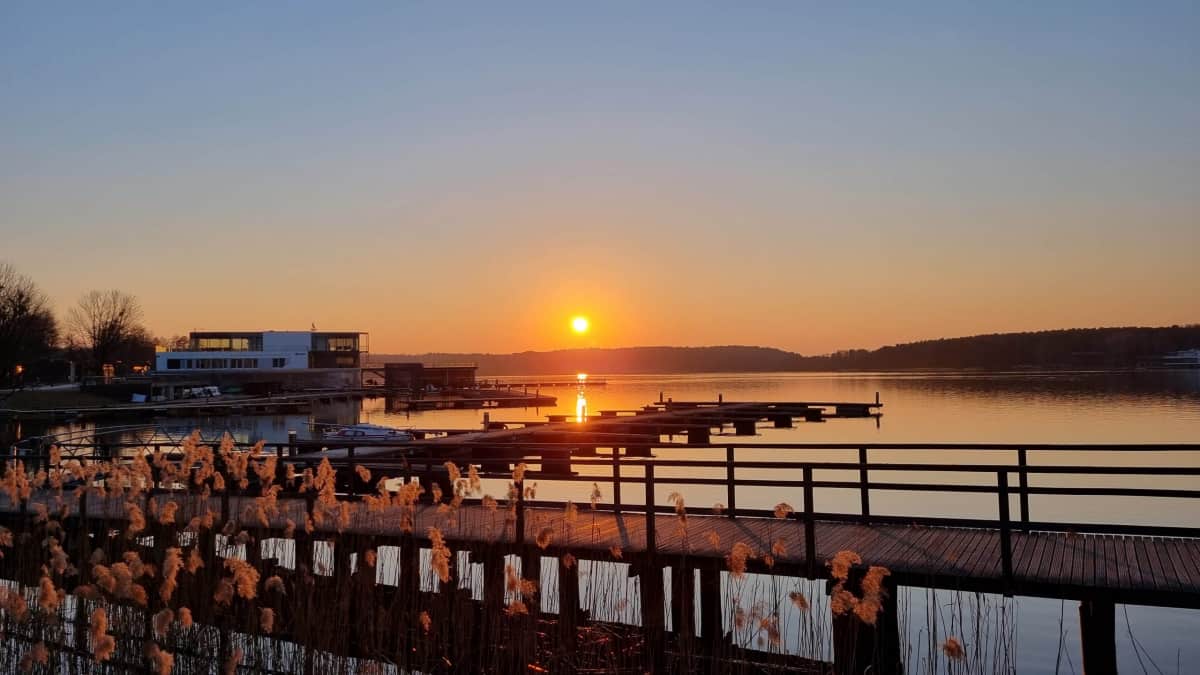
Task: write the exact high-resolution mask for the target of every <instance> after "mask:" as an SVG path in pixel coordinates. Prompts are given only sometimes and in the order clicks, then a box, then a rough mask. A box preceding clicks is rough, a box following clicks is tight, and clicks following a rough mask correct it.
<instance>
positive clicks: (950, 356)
mask: <svg viewBox="0 0 1200 675" xmlns="http://www.w3.org/2000/svg"><path fill="white" fill-rule="evenodd" d="M1192 348H1200V325H1189V326H1171V327H1166V328H1074V329H1068V330H1048V331H1040V332H1036V333H996V334H993V335H976V336H973V337H962V338H944V339H941V340H925V341H922V342H910V343H907V344H900V345H893V346H890V347H883V348H880V349H874V350H865V349H861V350H851V351H844V352H837V353H836V354H832V355H830V356H829V357H827V359H828V360H827V363H826V367H827V368H830V369H835V370H842V369H849V370H893V369H897V370H899V369H911V368H985V369H1009V368H1071V367H1103V368H1134V367H1137V366H1138V365H1141V364H1149V363H1153V362H1154V361H1156V360H1157V359H1158V357H1160V356H1162V355H1163V354H1166V353H1169V352H1173V351H1179V350H1181V349H1192Z"/></svg>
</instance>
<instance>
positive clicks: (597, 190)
mask: <svg viewBox="0 0 1200 675" xmlns="http://www.w3.org/2000/svg"><path fill="white" fill-rule="evenodd" d="M829 4H830V3H815V2H812V3H810V2H779V3H773V2H771V3H721V4H716V3H711V4H710V3H700V2H686V3H673V2H661V3H639V2H628V3H627V2H605V3H563V2H547V3H480V4H473V3H465V2H464V3H430V2H380V3H372V2H356V3H320V2H312V3H300V2H296V3H273V2H255V3H244V2H237V3H224V2H204V3H161V2H146V3H136V2H121V3H56V2H32V3H23V2H4V3H0V260H2V261H7V262H11V263H13V264H14V265H16V266H17V267H18V268H19V269H20V270H21V271H22V272H24V273H25V274H27V275H29V276H31V277H33V278H34V279H35V280H36V281H37V282H38V283H39V284H40V286H41V287H42V289H43V290H44V291H45V292H46V293H47V295H48V296H49V297H50V299H51V300H52V302H53V304H54V306H55V308H56V309H58V310H59V311H60V312H65V310H66V308H67V307H69V306H70V305H71V304H72V303H73V302H75V300H76V299H77V298H78V297H79V296H80V295H81V294H83V293H84V292H86V291H88V290H90V289H97V288H101V289H103V288H119V289H122V290H124V291H127V292H129V293H132V294H133V295H135V296H136V297H137V298H138V299H139V300H140V302H141V304H142V306H143V308H144V310H145V317H146V322H147V324H148V326H149V328H150V330H151V331H152V332H153V333H155V334H160V335H170V334H177V333H184V332H187V331H189V330H193V329H248V330H249V329H305V328H308V327H309V326H310V325H316V326H317V327H318V328H321V329H352V330H363V331H368V332H369V333H370V334H371V350H372V351H373V352H406V353H414V352H426V351H438V352H452V351H484V352H511V351H523V350H528V349H532V350H541V349H555V348H565V347H580V346H603V347H607V346H633V345H711V344H758V345H769V346H776V347H781V348H785V349H790V350H795V351H799V352H802V353H810V354H811V353H823V352H828V351H831V350H836V349H843V348H870V347H877V346H880V345H884V344H892V343H897V342H904V341H909V340H915V339H923V338H936V337H942V336H959V335H972V334H978V333H990V332H1001V331H1018V330H1039V329H1049V328H1058V327H1084V326H1111V325H1168V324H1176V323H1195V322H1198V321H1200V260H1198V257H1197V256H1198V254H1200V188H1198V185H1200V182H1198V179H1197V177H1198V176H1200V40H1197V39H1196V36H1197V35H1200V4H1197V3H1195V2H1182V3H1112V4H1110V3H1105V2H1075V3H1055V2H1046V3H990V6H985V3H945V4H942V3H884V4H878V5H870V4H858V3H855V4H854V6H853V7H851V6H841V5H843V4H845V5H849V3H835V4H837V5H839V6H836V7H833V6H828V5H829ZM751 5H752V6H751ZM578 314H583V315H587V316H589V317H590V318H591V320H592V330H591V331H590V332H589V333H588V334H586V335H583V336H579V335H575V334H574V333H572V332H571V331H570V330H569V320H570V318H571V317H572V316H575V315H578Z"/></svg>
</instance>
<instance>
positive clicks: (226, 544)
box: [0, 436, 1013, 674]
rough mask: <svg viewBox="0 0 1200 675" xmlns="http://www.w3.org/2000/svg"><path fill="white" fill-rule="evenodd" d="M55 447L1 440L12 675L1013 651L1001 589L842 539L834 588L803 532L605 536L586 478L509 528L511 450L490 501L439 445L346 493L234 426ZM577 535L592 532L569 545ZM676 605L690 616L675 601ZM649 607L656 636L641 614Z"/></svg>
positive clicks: (797, 663) (1, 619) (950, 669)
mask: <svg viewBox="0 0 1200 675" xmlns="http://www.w3.org/2000/svg"><path fill="white" fill-rule="evenodd" d="M46 459H47V461H46V462H45V463H44V465H42V466H38V467H36V468H35V467H32V466H26V465H24V464H23V463H22V460H20V459H14V460H11V461H9V462H8V464H7V466H6V469H5V473H4V476H3V480H2V481H0V493H3V496H2V497H0V519H2V520H3V523H4V524H3V529H0V554H2V555H3V557H2V558H0V577H3V579H5V581H4V583H3V585H2V586H0V629H2V630H3V634H4V636H5V638H6V639H5V640H4V641H3V642H0V671H3V672H20V671H25V672H39V673H51V672H53V673H93V672H149V673H163V674H165V673H217V672H219V673H233V672H274V673H333V672H339V673H341V672H344V673H399V672H410V671H421V672H444V671H461V672H478V671H489V672H516V671H530V672H571V671H578V672H644V671H645V670H646V668H648V667H649V668H655V669H662V670H673V671H693V670H717V671H721V672H761V671H764V670H768V671H771V670H781V671H782V670H789V671H801V672H828V671H829V668H830V667H829V662H830V660H831V659H833V658H834V656H835V652H836V651H837V650H838V649H840V648H843V647H839V646H838V644H835V643H837V640H835V635H834V627H833V626H834V624H833V622H834V621H837V620H839V619H840V620H843V621H850V622H851V624H850V625H854V626H857V625H859V624H861V625H862V626H867V627H876V626H877V625H879V626H882V625H885V624H888V622H889V621H891V622H893V623H894V622H896V621H897V619H899V625H900V626H901V630H902V633H903V634H904V636H905V637H904V638H903V639H902V640H901V644H903V645H909V646H906V647H904V648H903V649H904V653H903V660H904V662H905V664H906V666H905V667H906V672H910V673H916V672H928V673H943V672H944V673H982V672H1008V671H1009V670H1010V669H1011V651H1012V649H1013V641H1012V639H1011V635H1012V613H1011V609H1010V608H1009V607H1008V606H1007V605H1006V604H1005V603H1003V602H1002V603H998V604H995V603H991V602H990V601H982V602H981V601H980V600H979V596H975V597H974V599H973V598H972V597H971V596H964V595H958V596H954V598H953V599H952V600H951V601H950V602H949V604H947V603H945V602H943V601H942V599H940V598H933V597H931V598H930V600H929V601H928V602H925V603H924V604H923V605H922V606H923V607H924V608H926V609H925V613H924V615H922V616H912V615H911V614H910V613H906V612H907V610H908V608H909V607H911V604H912V603H910V602H905V600H904V597H903V596H900V597H897V590H896V587H895V586H894V585H893V584H891V583H890V582H889V579H888V570H886V569H884V568H882V567H877V566H871V565H870V561H863V560H862V559H861V558H860V557H859V556H858V555H857V554H856V553H854V552H853V551H843V552H840V553H839V554H838V555H837V556H835V557H834V558H832V559H831V560H829V561H827V573H828V576H829V577H830V586H829V588H828V589H827V588H826V587H825V585H824V582H822V581H813V580H808V579H803V578H800V577H796V576H788V575H786V574H783V573H781V572H779V571H777V570H775V565H776V558H782V557H783V556H785V555H787V554H788V553H789V551H794V550H795V549H797V548H799V547H801V546H802V542H798V541H787V540H785V539H783V538H780V539H776V540H773V541H772V543H771V545H770V547H769V550H755V549H754V548H753V547H752V546H751V545H750V544H748V543H746V542H742V541H728V542H722V545H723V547H724V549H725V550H727V551H728V554H727V555H726V557H725V559H724V560H719V559H712V558H702V557H698V556H693V555H691V554H689V553H688V552H687V551H686V549H685V553H684V554H683V555H670V556H668V555H655V556H648V555H647V554H646V553H645V552H642V551H636V550H630V551H625V550H621V549H620V548H618V547H609V546H608V545H607V544H605V545H601V544H600V542H605V541H607V540H606V539H605V538H604V537H603V536H601V533H600V531H599V525H598V522H599V521H598V520H597V517H596V509H597V508H598V505H599V504H598V503H599V500H600V499H601V495H600V494H599V488H598V487H596V486H593V487H592V490H591V491H590V493H589V494H584V495H580V497H581V498H580V500H579V502H578V503H574V502H569V503H566V504H564V505H563V508H562V510H561V512H557V513H550V512H547V511H544V510H543V511H530V512H529V513H528V514H527V521H526V523H525V527H526V532H527V533H529V534H528V537H527V541H526V543H524V544H522V545H517V544H514V543H513V533H514V527H515V524H516V509H517V508H518V502H519V501H520V499H521V498H523V497H524V498H530V499H532V498H534V497H535V496H536V487H535V486H534V485H532V484H529V485H527V484H526V481H525V480H524V478H525V476H524V472H525V469H526V468H525V466H524V465H518V466H517V467H516V469H515V470H514V472H513V475H512V476H511V480H510V481H507V488H506V493H505V494H503V495H499V498H493V497H492V496H489V495H486V494H484V493H483V481H482V480H481V478H480V476H479V474H478V471H477V469H476V467H473V466H472V467H464V468H461V469H460V467H457V466H454V465H453V464H449V463H448V464H447V466H446V467H445V476H444V477H445V478H446V479H447V481H446V484H447V485H448V486H449V488H450V489H449V490H446V489H444V488H442V487H440V486H439V485H437V484H427V485H421V484H420V483H419V482H407V481H403V480H398V479H396V478H394V477H385V476H372V475H370V472H369V471H368V470H366V469H365V468H363V467H361V466H360V467H358V468H357V470H356V472H355V477H356V478H357V479H358V480H359V481H361V483H363V484H368V485H373V486H374V487H375V489H374V491H373V493H372V494H369V495H367V496H365V497H363V498H362V499H348V498H346V495H343V494H340V493H339V491H338V487H337V486H338V484H339V483H338V481H339V476H338V475H337V472H336V471H335V470H334V468H333V467H332V466H331V465H330V463H329V462H328V461H326V460H322V461H321V462H320V463H319V464H318V465H316V466H307V467H306V466H300V465H291V464H288V463H287V462H286V461H280V460H279V459H278V458H277V457H274V456H268V455H265V454H263V452H262V447H261V445H260V446H256V447H255V448H252V449H250V450H239V449H237V448H235V447H234V445H233V443H232V442H231V441H230V440H228V439H226V440H225V441H224V442H223V443H222V444H221V445H220V446H218V447H216V448H213V447H209V446H205V445H203V444H201V443H199V442H198V440H197V437H195V436H193V437H191V438H189V439H187V440H186V441H185V442H184V443H183V444H182V446H181V447H180V448H179V449H178V450H177V451H173V452H171V453H167V452H158V453H147V454H137V455H134V456H131V457H123V458H116V459H113V460H91V459H88V460H82V459H76V458H71V457H64V456H63V455H62V454H61V453H60V452H59V451H58V450H57V449H51V451H50V453H49V456H48V457H47V458H46ZM684 499H685V496H684V495H681V494H675V495H672V498H671V501H672V502H673V503H674V504H675V507H676V517H677V519H678V527H679V528H680V529H679V533H680V534H681V535H686V534H687V533H688V528H693V531H694V532H695V533H698V532H703V529H702V527H703V525H702V523H701V521H702V519H696V518H692V519H690V520H689V517H688V512H687V511H686V509H685V507H684ZM790 513H791V507H790V506H788V505H786V504H780V505H779V506H777V508H776V516H777V517H779V518H781V519H785V518H787V517H788V516H789V514H790ZM580 533H582V534H580ZM581 538H582V540H584V541H585V542H586V541H591V542H593V543H594V544H595V545H594V546H590V545H587V544H586V543H585V545H583V546H579V547H577V548H572V547H571V546H568V543H569V542H578V541H579V540H581ZM652 553H653V552H652ZM702 568H707V569H708V570H709V572H707V573H701V571H700V570H701V569H702ZM713 571H717V572H719V575H718V576H716V577H711V578H717V579H719V583H718V584H717V585H716V586H715V587H711V586H710V587H705V586H704V585H703V583H702V582H703V580H704V579H706V578H710V577H708V576H706V574H711V573H712V572H713ZM675 575H681V576H680V577H678V578H676V577H675ZM685 575H690V577H691V578H690V583H688V584H684V582H685V581H689V580H688V579H686V578H684V576H685ZM575 584H577V586H578V594H577V596H576V595H574V594H573V593H571V592H570V589H571V588H572V587H574V585H575ZM645 584H661V587H662V589H663V591H664V592H663V596H664V599H665V600H666V602H665V603H664V606H663V607H662V608H661V609H658V608H654V607H643V598H647V597H648V598H651V599H655V598H656V597H657V596H655V595H654V594H653V593H651V594H649V595H647V594H646V591H647V590H650V589H649V588H647V587H645V586H644V585H645ZM688 587H693V588H694V590H693V592H692V597H691V598H686V599H685V598H683V597H678V598H672V597H671V594H672V589H673V588H688ZM827 590H828V592H826V591H827ZM706 593H713V594H718V595H719V601H718V602H717V603H716V607H717V608H718V611H719V612H720V614H721V616H720V617H719V619H720V620H719V622H717V626H718V631H719V635H716V636H707V637H705V639H701V636H702V630H701V626H702V625H703V623H704V622H705V619H704V617H703V616H701V608H702V607H703V606H704V605H705V604H706V598H705V597H704V594H706ZM685 600H686V601H685ZM563 601H567V602H574V603H576V606H575V607H564V606H561V602H563ZM972 602H974V603H975V604H974V605H972V604H971V603H972ZM687 605H690V606H691V607H692V610H691V611H692V613H693V614H695V615H697V619H696V625H695V626H694V627H693V629H692V630H691V631H685V630H683V628H682V626H683V623H682V622H683V615H682V614H679V615H677V614H676V611H675V610H674V609H673V608H676V607H680V608H681V607H684V606H687ZM658 611H661V612H662V622H661V623H662V625H663V627H664V629H665V630H664V631H663V632H662V633H657V632H655V631H654V630H652V629H653V626H654V625H655V624H656V623H658V622H657V621H656V620H655V621H650V622H649V623H650V624H651V625H650V626H643V624H644V623H647V622H646V621H645V619H646V617H647V616H651V617H652V618H653V614H651V613H652V612H658ZM889 612H890V613H897V614H899V617H897V616H889ZM565 613H572V614H573V615H577V616H575V618H576V619H577V621H569V622H568V621H564V620H563V618H562V617H563V615H564V614H565ZM888 625H890V624H888ZM856 634H857V633H856ZM914 635H916V637H915V638H913V637H912V636H914ZM648 641H649V642H648ZM859 665H860V666H862V665H863V664H859Z"/></svg>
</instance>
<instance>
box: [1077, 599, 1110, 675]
mask: <svg viewBox="0 0 1200 675" xmlns="http://www.w3.org/2000/svg"><path fill="white" fill-rule="evenodd" d="M1079 644H1080V647H1082V649H1083V672H1084V675H1116V674H1117V636H1116V607H1115V606H1114V604H1113V602H1112V601H1111V600H1084V601H1083V602H1081V603H1079Z"/></svg>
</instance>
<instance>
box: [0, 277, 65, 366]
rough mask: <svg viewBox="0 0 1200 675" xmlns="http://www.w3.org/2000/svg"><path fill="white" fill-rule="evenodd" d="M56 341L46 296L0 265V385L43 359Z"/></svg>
mask: <svg viewBox="0 0 1200 675" xmlns="http://www.w3.org/2000/svg"><path fill="white" fill-rule="evenodd" d="M57 341H58V324H57V323H56V322H55V320H54V315H53V314H52V313H51V312H50V308H49V304H48V303H47V301H46V296H45V295H43V294H42V292H41V290H39V289H38V287H37V285H36V284H35V283H34V282H33V280H32V279H30V278H29V277H27V276H25V275H23V274H21V273H19V272H17V270H16V268H14V267H13V266H12V265H10V264H8V263H3V262H0V382H11V381H12V380H13V378H14V375H15V369H16V367H17V366H18V365H24V364H28V363H29V362H31V361H34V360H36V359H39V358H42V357H43V356H45V355H46V354H47V353H49V352H50V350H51V349H53V348H54V345H55V343H56V342H57Z"/></svg>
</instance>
